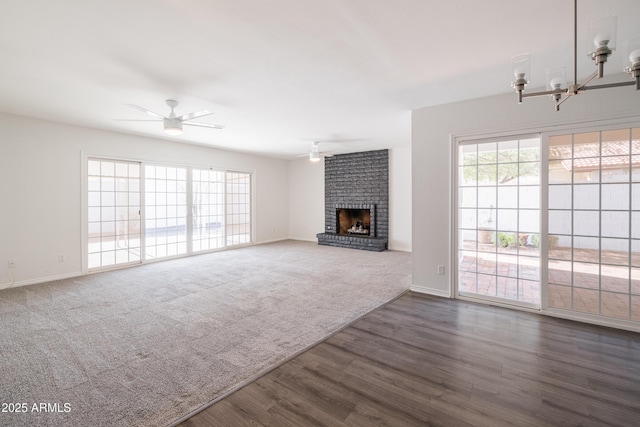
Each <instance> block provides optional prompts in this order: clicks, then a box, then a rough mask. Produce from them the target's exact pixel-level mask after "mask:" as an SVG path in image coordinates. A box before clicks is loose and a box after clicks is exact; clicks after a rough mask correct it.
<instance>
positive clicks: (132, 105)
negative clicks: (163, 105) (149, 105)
mask: <svg viewBox="0 0 640 427" xmlns="http://www.w3.org/2000/svg"><path fill="white" fill-rule="evenodd" d="M125 105H126V106H127V107H131V108H135V109H136V110H140V111H142V112H143V113H147V114H149V115H150V116H153V117H157V118H159V119H164V118H165V117H164V116H162V115H160V114H158V113H154V112H153V111H150V110H147V109H146V108H143V107H140V106H139V105H135V104H125Z"/></svg>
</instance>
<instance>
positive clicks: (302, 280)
mask: <svg viewBox="0 0 640 427" xmlns="http://www.w3.org/2000/svg"><path fill="white" fill-rule="evenodd" d="M410 272H411V257H410V254H408V253H402V252H394V251H387V252H366V251H357V250H351V249H342V248H333V247H325V246H318V245H316V244H314V243H310V242H298V241H285V242H278V243H271V244H265V245H257V246H252V247H247V248H242V249H236V250H230V251H224V252H217V253H212V254H207V255H200V256H194V257H189V258H182V259H177V260H172V261H166V262H159V263H154V264H148V265H144V266H139V267H134V268H129V269H124V270H118V271H111V272H106V273H100V274H92V275H87V276H83V277H79V278H75V279H68V280H61V281H56V282H50V283H45V284H40V285H32V286H25V287H21V288H14V289H6V290H3V291H0V325H1V328H0V404H5V403H7V404H8V403H20V404H22V403H26V404H27V405H26V409H27V410H26V413H14V414H10V413H6V412H0V425H3V426H13V425H16V426H40V425H42V426H61V425H65V426H69V425H73V426H164V425H169V424H171V423H173V422H175V421H176V420H178V419H180V418H181V417H182V416H184V415H186V414H188V413H189V412H191V411H193V410H195V409H197V408H199V407H201V406H202V405H204V404H206V403H207V402H209V401H211V400H212V399H214V398H216V397H217V396H220V395H221V394H223V393H225V392H227V391H229V390H231V389H233V388H234V387H237V386H238V385H239V384H242V383H243V382H246V381H247V380H249V379H251V378H253V377H255V376H256V375H258V374H260V373H263V372H265V371H267V370H268V369H269V368H270V367H273V366H275V365H277V364H279V363H280V362H282V361H284V360H286V359H287V358H289V357H291V356H293V355H294V354H296V353H298V352H300V351H301V350H303V349H305V348H307V347H308V346H310V345H312V344H314V343H316V342H318V341H319V340H321V339H323V338H324V337H326V336H328V335H329V334H331V333H333V332H335V331H336V330H338V329H340V328H341V327H343V326H345V325H347V324H348V323H350V322H351V321H353V320H355V319H356V318H358V317H360V316H361V315H363V314H365V313H367V312H369V311H371V310H372V309H374V308H376V307H378V306H380V305H382V304H383V303H385V302H387V301H389V300H391V299H393V298H394V297H396V296H398V295H399V294H401V293H402V292H404V291H405V290H407V289H408V288H409V285H410ZM41 403H44V404H45V405H44V406H42V405H41ZM34 404H36V406H35V407H34ZM47 404H48V405H47ZM65 404H66V405H65ZM19 408H21V409H24V407H21V406H19ZM0 409H11V408H10V407H8V406H5V407H4V408H0ZM13 409H15V407H14V408H13ZM65 411H66V412H65Z"/></svg>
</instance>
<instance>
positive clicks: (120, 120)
mask: <svg viewBox="0 0 640 427" xmlns="http://www.w3.org/2000/svg"><path fill="white" fill-rule="evenodd" d="M113 120H115V121H117V122H161V121H162V120H158V119H156V120H154V119H113Z"/></svg>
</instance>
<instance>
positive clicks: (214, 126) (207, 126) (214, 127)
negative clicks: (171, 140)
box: [182, 122, 224, 129]
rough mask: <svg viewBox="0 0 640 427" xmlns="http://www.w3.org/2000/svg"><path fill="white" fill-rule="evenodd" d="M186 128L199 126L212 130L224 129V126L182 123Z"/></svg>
mask: <svg viewBox="0 0 640 427" xmlns="http://www.w3.org/2000/svg"><path fill="white" fill-rule="evenodd" d="M182 124H183V125H185V126H198V127H201V128H210V129H224V126H222V125H210V124H208V123H191V122H182Z"/></svg>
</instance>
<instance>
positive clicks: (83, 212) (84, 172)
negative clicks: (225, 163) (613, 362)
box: [80, 151, 256, 274]
mask: <svg viewBox="0 0 640 427" xmlns="http://www.w3.org/2000/svg"><path fill="white" fill-rule="evenodd" d="M90 159H95V160H104V161H114V162H125V163H138V164H139V165H140V233H141V236H140V245H141V261H140V262H136V263H133V264H131V263H128V264H123V265H114V266H112V267H106V268H100V269H91V270H89V267H88V264H89V262H88V258H89V256H88V229H87V226H88V215H89V213H88V180H87V177H88V161H89V160H90ZM80 162H81V167H80V171H81V177H80V181H81V185H80V191H81V195H80V203H81V206H80V228H81V232H80V236H81V241H80V245H81V254H82V256H81V264H82V265H81V271H82V274H92V273H97V272H100V271H107V270H117V269H121V268H127V267H132V266H136V265H141V264H148V263H154V262H160V261H165V260H169V259H175V258H183V257H187V256H192V255H202V254H206V253H210V252H217V251H223V250H227V249H235V248H240V247H246V246H251V245H253V244H255V233H256V229H255V226H256V221H255V203H256V194H255V188H256V185H255V180H256V172H255V171H253V170H242V169H238V168H225V167H212V166H211V165H202V164H198V163H193V164H183V163H170V162H162V161H154V160H149V159H136V158H131V157H119V156H113V155H109V154H104V153H102V154H96V153H87V152H84V151H80ZM147 165H149V166H167V167H176V168H185V169H186V173H187V183H186V187H187V194H186V199H187V205H186V207H187V252H186V253H185V254H178V255H175V256H170V257H164V258H160V259H146V256H145V254H144V251H145V248H146V224H145V220H144V214H145V212H144V209H145V206H146V194H145V193H146V191H144V190H145V186H144V182H145V179H146V176H145V175H146V174H145V166H147ZM193 169H214V170H217V171H221V172H224V174H225V185H224V188H225V202H224V203H225V217H226V205H227V194H226V174H227V173H242V174H247V175H249V187H250V192H249V198H250V211H249V221H250V225H249V239H248V241H247V242H244V243H239V244H235V245H227V244H226V243H227V242H226V233H225V239H224V246H223V247H221V248H214V249H208V250H203V251H198V252H194V251H193V246H192V234H191V233H192V227H193V225H192V224H191V221H192V219H193V215H192V212H191V207H192V204H193V203H192V202H193V198H192V197H193V195H192V188H193V187H192V186H193V182H192V175H191V174H192V170H193Z"/></svg>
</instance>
